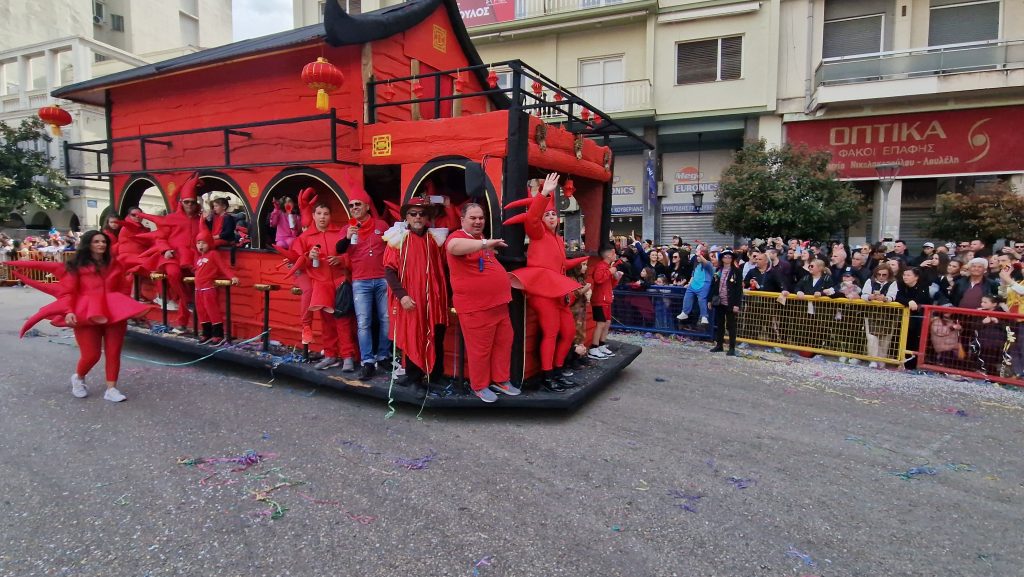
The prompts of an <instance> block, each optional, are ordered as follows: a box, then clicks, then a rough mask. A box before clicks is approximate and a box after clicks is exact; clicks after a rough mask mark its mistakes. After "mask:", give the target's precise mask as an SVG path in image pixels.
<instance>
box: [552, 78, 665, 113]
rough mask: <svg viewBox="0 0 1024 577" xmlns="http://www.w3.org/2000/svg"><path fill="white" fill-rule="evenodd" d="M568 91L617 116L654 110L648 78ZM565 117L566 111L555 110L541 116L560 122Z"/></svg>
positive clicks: (593, 85)
mask: <svg viewBox="0 0 1024 577" xmlns="http://www.w3.org/2000/svg"><path fill="white" fill-rule="evenodd" d="M567 90H568V91H569V92H572V93H573V94H577V95H579V97H580V98H582V99H583V100H585V101H586V102H587V103H589V104H590V105H592V106H594V107H596V108H598V109H599V110H601V111H603V112H606V113H613V114H615V116H624V115H625V113H629V112H640V111H645V110H653V108H654V107H653V105H652V103H651V81H650V80H648V79H646V78H645V79H643V80H626V81H623V82H608V83H605V84H590V85H587V86H573V87H571V88H568V89H567ZM564 116H565V114H564V111H563V112H559V111H558V110H556V109H554V108H552V109H551V110H545V111H544V112H543V113H542V114H541V117H542V118H544V119H545V120H560V119H561V118H562V117H564Z"/></svg>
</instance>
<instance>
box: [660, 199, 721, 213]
mask: <svg viewBox="0 0 1024 577" xmlns="http://www.w3.org/2000/svg"><path fill="white" fill-rule="evenodd" d="M713 212H715V203H713V202H705V203H704V204H703V205H701V207H700V214H711V213H713ZM661 213H662V214H696V213H697V209H696V208H695V207H694V206H693V203H692V202H667V203H665V204H663V205H661Z"/></svg>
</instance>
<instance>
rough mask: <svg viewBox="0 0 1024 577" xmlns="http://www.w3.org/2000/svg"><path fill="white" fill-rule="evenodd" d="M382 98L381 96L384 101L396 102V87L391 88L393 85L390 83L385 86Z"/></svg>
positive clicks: (381, 93)
mask: <svg viewBox="0 0 1024 577" xmlns="http://www.w3.org/2000/svg"><path fill="white" fill-rule="evenodd" d="M380 96H381V98H383V99H384V100H387V101H389V102H390V101H391V100H394V99H395V87H394V86H391V83H390V82H388V83H387V84H385V85H384V88H381V89H380Z"/></svg>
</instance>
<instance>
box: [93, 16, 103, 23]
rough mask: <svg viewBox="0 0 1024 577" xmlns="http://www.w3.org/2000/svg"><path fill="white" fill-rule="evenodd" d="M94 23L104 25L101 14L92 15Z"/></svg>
mask: <svg viewBox="0 0 1024 577" xmlns="http://www.w3.org/2000/svg"><path fill="white" fill-rule="evenodd" d="M92 23H93V24H103V17H102V16H100V15H99V14H93V15H92Z"/></svg>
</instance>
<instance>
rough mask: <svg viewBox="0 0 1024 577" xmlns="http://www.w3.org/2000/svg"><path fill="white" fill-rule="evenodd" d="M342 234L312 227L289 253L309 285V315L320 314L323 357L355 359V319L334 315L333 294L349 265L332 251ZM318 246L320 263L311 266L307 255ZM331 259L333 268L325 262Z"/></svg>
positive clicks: (348, 316) (343, 278)
mask: <svg viewBox="0 0 1024 577" xmlns="http://www.w3.org/2000/svg"><path fill="white" fill-rule="evenodd" d="M341 235H342V233H341V231H340V230H338V229H336V228H329V229H327V230H326V231H320V230H318V229H317V228H316V226H311V227H309V228H308V229H306V231H305V232H303V233H302V234H301V235H299V237H298V238H297V239H295V243H294V244H292V250H293V251H294V252H295V253H296V254H298V255H299V256H298V258H297V260H296V261H295V268H296V269H297V270H298V271H300V272H301V273H302V274H303V275H306V276H308V277H309V280H310V284H311V285H312V289H311V290H310V291H309V295H310V296H309V308H308V309H307V310H308V311H309V313H310V314H312V313H313V312H316V311H320V319H321V320H322V321H323V331H324V335H323V336H324V350H325V354H326V355H327V356H328V357H335V358H345V359H347V358H356V346H355V338H354V335H355V319H354V317H353V316H352V315H345V316H342V317H335V316H334V293H335V291H337V289H338V286H339V285H340V284H341V283H342V282H344V281H345V280H346V278H347V275H346V273H345V271H346V269H347V268H348V266H349V261H348V258H346V257H345V256H343V255H339V254H338V252H337V250H335V245H336V244H338V239H340V238H341ZM317 245H319V247H320V249H319V252H320V256H319V259H318V261H319V262H318V263H317V266H313V261H312V260H311V259H310V256H309V253H310V251H312V250H313V247H315V246H317ZM331 256H335V257H338V261H337V264H336V265H334V266H331V264H330V262H329V260H328V259H329V257H331ZM303 296H305V293H304V294H303ZM305 314H306V311H303V316H305Z"/></svg>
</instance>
